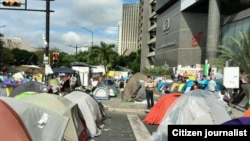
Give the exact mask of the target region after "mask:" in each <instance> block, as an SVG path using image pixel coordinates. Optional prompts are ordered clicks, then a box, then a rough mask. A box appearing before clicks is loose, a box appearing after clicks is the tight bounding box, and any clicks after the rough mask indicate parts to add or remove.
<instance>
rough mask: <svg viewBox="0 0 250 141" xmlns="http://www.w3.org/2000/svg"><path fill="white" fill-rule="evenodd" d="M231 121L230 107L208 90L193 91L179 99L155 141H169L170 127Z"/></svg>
mask: <svg viewBox="0 0 250 141" xmlns="http://www.w3.org/2000/svg"><path fill="white" fill-rule="evenodd" d="M228 120H231V116H230V115H229V113H228V107H227V105H225V103H223V102H222V101H219V100H218V99H216V98H215V96H214V95H212V94H211V93H210V92H208V91H206V90H200V89H198V90H193V91H190V92H187V93H186V94H184V95H183V96H181V97H180V98H178V99H177V100H176V101H175V102H174V103H173V104H172V105H171V107H170V108H169V109H168V111H167V112H166V114H165V115H164V118H163V119H162V121H161V123H160V125H159V126H158V128H157V130H156V132H154V133H153V135H152V140H154V141H163V140H164V141H167V138H168V135H167V134H168V130H167V129H168V125H170V124H174V125H178V124H208V125H209V124H211V125H214V124H222V123H224V122H226V121H228Z"/></svg>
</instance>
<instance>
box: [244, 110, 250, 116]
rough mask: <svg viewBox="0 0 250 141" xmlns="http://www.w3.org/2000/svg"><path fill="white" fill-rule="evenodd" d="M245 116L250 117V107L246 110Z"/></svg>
mask: <svg viewBox="0 0 250 141" xmlns="http://www.w3.org/2000/svg"><path fill="white" fill-rule="evenodd" d="M243 117H250V108H249V109H247V110H246V111H245V112H244V114H243Z"/></svg>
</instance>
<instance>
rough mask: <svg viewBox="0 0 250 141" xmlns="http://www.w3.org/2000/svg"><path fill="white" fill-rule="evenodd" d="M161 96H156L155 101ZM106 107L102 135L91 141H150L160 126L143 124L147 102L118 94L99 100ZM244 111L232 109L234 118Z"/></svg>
mask: <svg viewBox="0 0 250 141" xmlns="http://www.w3.org/2000/svg"><path fill="white" fill-rule="evenodd" d="M158 98H159V96H157V95H156V97H155V99H158ZM97 101H99V102H101V103H102V104H103V106H104V111H105V114H106V117H107V118H106V119H105V120H104V124H105V126H104V128H103V129H102V134H101V135H100V136H98V137H94V138H92V139H90V141H150V139H151V138H150V137H151V135H152V133H153V132H155V131H156V130H157V128H158V125H149V124H146V123H144V122H142V119H143V118H144V117H145V116H146V115H147V113H146V112H145V111H146V107H147V106H146V101H142V102H137V101H134V102H126V101H123V100H122V99H121V97H120V95H119V94H118V96H117V97H111V98H110V99H109V100H97ZM243 114H244V111H242V110H239V109H237V108H234V107H233V108H232V114H231V116H232V118H238V117H241V116H242V115H243Z"/></svg>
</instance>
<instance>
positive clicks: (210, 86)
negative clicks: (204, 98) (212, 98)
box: [208, 76, 217, 92]
mask: <svg viewBox="0 0 250 141" xmlns="http://www.w3.org/2000/svg"><path fill="white" fill-rule="evenodd" d="M216 89H217V87H216V82H215V76H211V78H210V81H209V82H208V90H209V91H210V92H215V91H216Z"/></svg>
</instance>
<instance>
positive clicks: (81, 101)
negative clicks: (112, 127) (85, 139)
mask: <svg viewBox="0 0 250 141" xmlns="http://www.w3.org/2000/svg"><path fill="white" fill-rule="evenodd" d="M64 97H65V98H67V99H69V100H70V101H72V102H74V103H77V104H78V107H79V109H80V111H81V112H82V115H83V117H84V120H85V121H86V125H87V128H88V131H89V136H90V137H95V136H99V135H100V134H101V130H100V128H102V127H103V125H104V124H103V119H104V117H103V115H102V112H103V111H101V110H102V109H100V107H99V105H98V103H97V101H96V100H95V99H94V98H93V97H91V96H90V95H88V94H86V93H84V92H81V91H73V92H71V93H69V94H67V95H65V96H64Z"/></svg>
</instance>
